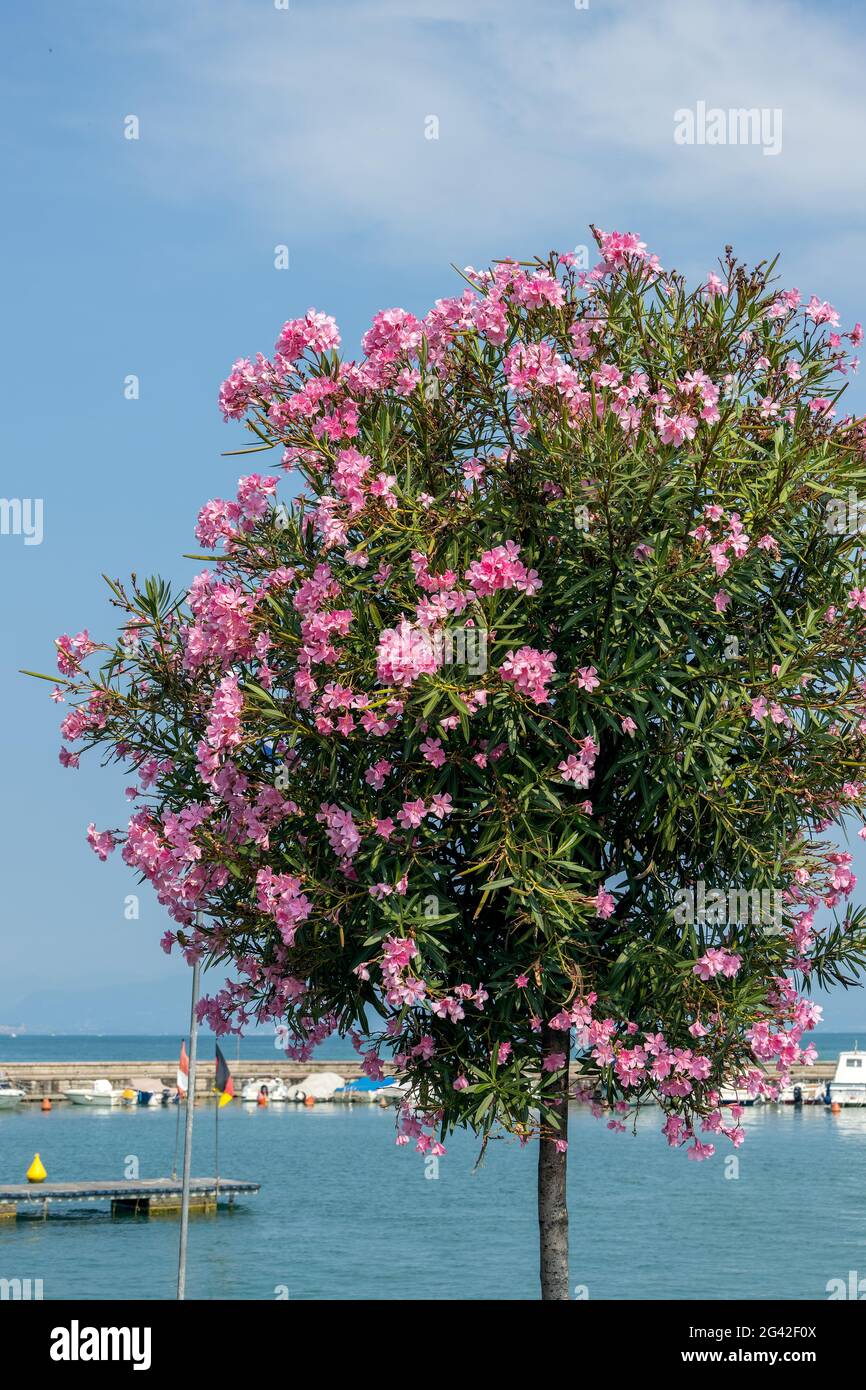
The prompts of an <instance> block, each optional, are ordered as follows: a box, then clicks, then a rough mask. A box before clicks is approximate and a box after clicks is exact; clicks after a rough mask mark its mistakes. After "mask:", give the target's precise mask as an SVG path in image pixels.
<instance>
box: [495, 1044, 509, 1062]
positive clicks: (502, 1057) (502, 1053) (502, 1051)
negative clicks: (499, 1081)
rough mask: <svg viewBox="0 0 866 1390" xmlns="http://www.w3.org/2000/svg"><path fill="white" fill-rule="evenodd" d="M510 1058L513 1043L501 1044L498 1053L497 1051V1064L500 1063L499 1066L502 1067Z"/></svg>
mask: <svg viewBox="0 0 866 1390" xmlns="http://www.w3.org/2000/svg"><path fill="white" fill-rule="evenodd" d="M510 1056H511V1043H510V1042H504V1043H500V1044H499V1047H498V1048H497V1051H496V1060H497V1062H498V1063H499V1065H500V1066H502V1064H503V1063H504V1062H507V1061H508V1059H509V1057H510Z"/></svg>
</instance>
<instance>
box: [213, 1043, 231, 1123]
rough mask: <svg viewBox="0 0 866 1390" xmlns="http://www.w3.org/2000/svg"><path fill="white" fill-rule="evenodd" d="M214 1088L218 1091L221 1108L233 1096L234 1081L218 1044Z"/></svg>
mask: <svg viewBox="0 0 866 1390" xmlns="http://www.w3.org/2000/svg"><path fill="white" fill-rule="evenodd" d="M214 1090H215V1091H218V1092H219V1107H220V1109H222V1107H223V1106H224V1105H228V1103H229V1101H230V1100H232V1099H233V1098H234V1093H235V1083H234V1082H233V1081H232V1074H231V1072H230V1071H229V1066H228V1062H227V1061H226V1059H225V1057H224V1056H223V1055H222V1053H221V1052H220V1050H219V1045H217V1050H216V1084H215V1085H214Z"/></svg>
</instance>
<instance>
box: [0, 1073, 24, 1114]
mask: <svg viewBox="0 0 866 1390" xmlns="http://www.w3.org/2000/svg"><path fill="white" fill-rule="evenodd" d="M23 1099H24V1092H23V1091H22V1090H21V1087H20V1086H13V1085H12V1082H11V1081H9V1080H7V1078H6V1077H5V1076H0V1110H11V1109H12V1107H13V1105H17V1104H18V1103H19V1101H22V1100H23Z"/></svg>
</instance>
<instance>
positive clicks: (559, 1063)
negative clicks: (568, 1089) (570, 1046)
mask: <svg viewBox="0 0 866 1390" xmlns="http://www.w3.org/2000/svg"><path fill="white" fill-rule="evenodd" d="M564 1066H565V1053H564V1052H548V1053H547V1054H546V1055H545V1058H544V1061H543V1062H542V1064H541V1070H542V1071H562V1068H563V1067H564Z"/></svg>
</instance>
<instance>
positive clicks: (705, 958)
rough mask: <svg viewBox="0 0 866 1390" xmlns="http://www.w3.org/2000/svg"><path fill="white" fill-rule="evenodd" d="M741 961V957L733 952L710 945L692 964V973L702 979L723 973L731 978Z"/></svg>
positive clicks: (709, 978) (708, 978)
mask: <svg viewBox="0 0 866 1390" xmlns="http://www.w3.org/2000/svg"><path fill="white" fill-rule="evenodd" d="M742 963H743V962H742V958H741V957H740V956H737V955H734V954H733V952H731V951H725V950H720V949H717V948H716V947H714V946H711V947H710V949H709V950H708V951H705V952H704V954H703V955H702V956H700V957H699V958H698V960H697V961H696V962H695V964H694V965H693V966H692V973H693V974H694V975H697V977H698V979H700V980H704V981H706V980H711V979H712V978H713V976H714V975H724V976H726V977H727V978H728V979H731V978H733V976H734V975H736V973H737V971H738V970H739V968H740V966H741V965H742Z"/></svg>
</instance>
